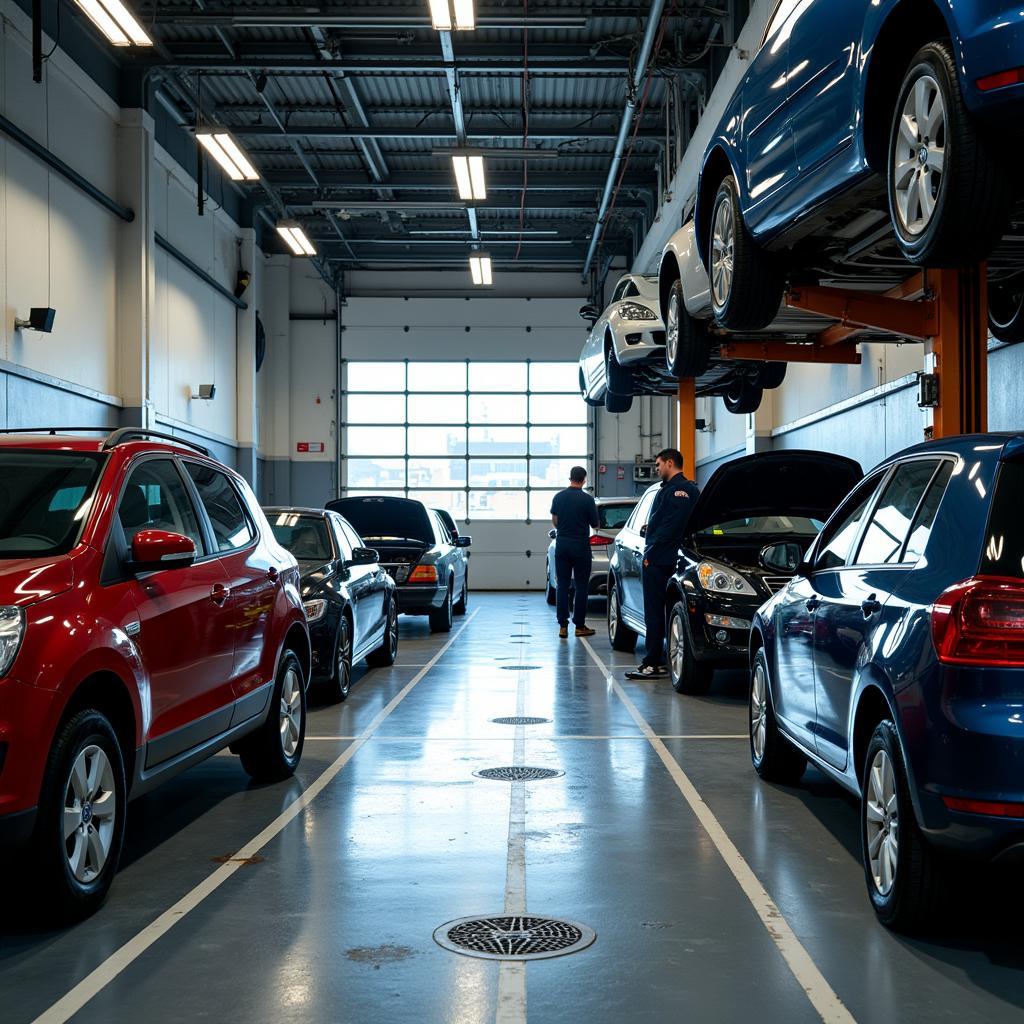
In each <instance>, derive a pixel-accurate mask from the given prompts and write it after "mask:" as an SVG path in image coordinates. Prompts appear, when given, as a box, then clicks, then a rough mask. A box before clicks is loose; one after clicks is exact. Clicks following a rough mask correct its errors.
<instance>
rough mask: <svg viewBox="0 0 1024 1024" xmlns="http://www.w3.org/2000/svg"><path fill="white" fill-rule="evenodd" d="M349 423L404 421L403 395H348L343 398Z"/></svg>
mask: <svg viewBox="0 0 1024 1024" xmlns="http://www.w3.org/2000/svg"><path fill="white" fill-rule="evenodd" d="M345 416H346V418H347V422H349V423H404V422H405V396H404V395H349V396H348V398H346V399H345Z"/></svg>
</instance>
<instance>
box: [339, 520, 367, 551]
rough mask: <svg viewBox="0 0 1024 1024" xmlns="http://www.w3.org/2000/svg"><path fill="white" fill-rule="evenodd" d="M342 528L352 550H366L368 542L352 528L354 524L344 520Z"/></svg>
mask: <svg viewBox="0 0 1024 1024" xmlns="http://www.w3.org/2000/svg"><path fill="white" fill-rule="evenodd" d="M341 528H342V530H344V531H345V538H346V540H347V541H348V543H349V545H350V546H351V548H352V549H353V550H355V549H356V548H365V547H366V542H365V541H364V540H363V538H362V537H360V536H359V534H358V533H356V531H355V530H354V529H353V528H352V524H351V523H347V522H345V521H344V520H342V523H341Z"/></svg>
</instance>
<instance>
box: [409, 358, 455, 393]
mask: <svg viewBox="0 0 1024 1024" xmlns="http://www.w3.org/2000/svg"><path fill="white" fill-rule="evenodd" d="M409 390H410V391H465V390H466V364H465V363H463V362H457V363H456V362H446V363H410V364H409Z"/></svg>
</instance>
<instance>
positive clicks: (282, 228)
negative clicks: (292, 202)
mask: <svg viewBox="0 0 1024 1024" xmlns="http://www.w3.org/2000/svg"><path fill="white" fill-rule="evenodd" d="M277 233H278V234H279V235H280V236H281V237H282V238H283V239H284V241H285V244H286V245H287V246H288V248H289V249H291V251H292V252H293V253H295V255H296V256H315V255H316V249H314V248H313V243H312V242H311V241H310V240H309V239H308V238H307V237H306V232H305V231H303V230H302V228H301V227H299V225H298V224H297V223H296V222H295V221H293V220H282V221H279V222H278V225H277Z"/></svg>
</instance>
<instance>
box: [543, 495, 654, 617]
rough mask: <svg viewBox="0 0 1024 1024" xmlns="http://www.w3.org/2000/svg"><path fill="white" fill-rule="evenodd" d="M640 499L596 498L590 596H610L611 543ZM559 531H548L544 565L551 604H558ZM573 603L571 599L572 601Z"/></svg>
mask: <svg viewBox="0 0 1024 1024" xmlns="http://www.w3.org/2000/svg"><path fill="white" fill-rule="evenodd" d="M638 500H639V499H637V498H596V499H595V503H596V504H597V529H596V530H593V531H591V534H590V554H591V557H592V559H593V565H592V566H591V569H590V584H589V587H588V593H589V595H590V596H591V597H603V596H604V595H606V594H607V593H608V559H609V553H610V552H611V548H612V544H613V543H614V542H615V538H616V537H617V536H618V533H619V530H621V529H622V527H623V526H625V525H626V520H627V519H629V517H630V514H631V513H632V511H633V509H634V508H636V503H637V501H638ZM557 535H558V531H557V530H548V537H550V538H551V543H550V544H548V553H547V560H546V563H545V588H544V589H545V592H546V597H547V602H548V604H551V605H553V604H557V602H558V591H557V586H556V584H557V580H558V573H557V572H556V571H555V538H556V536H557ZM570 600H571V598H570Z"/></svg>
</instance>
